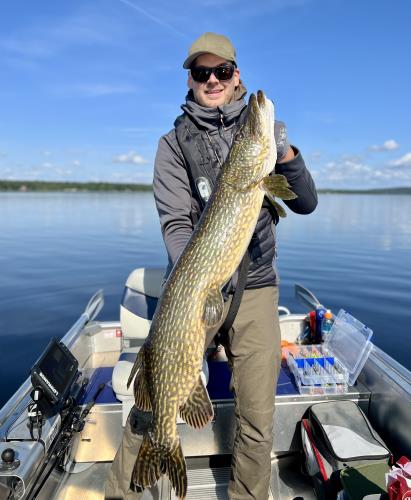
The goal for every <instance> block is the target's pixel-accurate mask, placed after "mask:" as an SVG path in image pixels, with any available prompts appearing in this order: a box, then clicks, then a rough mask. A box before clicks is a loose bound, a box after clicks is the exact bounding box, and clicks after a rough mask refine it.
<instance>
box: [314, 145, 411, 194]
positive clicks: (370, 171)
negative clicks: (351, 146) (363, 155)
mask: <svg viewBox="0 0 411 500" xmlns="http://www.w3.org/2000/svg"><path fill="white" fill-rule="evenodd" d="M394 163H395V165H394ZM404 165H405V166H411V153H408V154H407V155H405V156H404V157H402V158H400V159H399V160H396V161H395V162H392V165H391V166H390V165H385V166H372V165H370V164H368V163H367V162H365V161H363V160H361V159H359V158H358V159H356V158H355V157H354V156H353V157H352V159H347V158H346V157H340V158H337V159H336V160H334V161H329V162H328V163H326V164H324V166H323V167H322V168H321V169H319V171H318V172H317V173H316V175H315V181H316V185H317V187H319V188H334V189H337V188H341V189H370V188H376V187H381V188H383V187H397V186H410V185H411V169H409V168H403V166H404ZM397 166H398V167H401V168H393V167H397Z"/></svg>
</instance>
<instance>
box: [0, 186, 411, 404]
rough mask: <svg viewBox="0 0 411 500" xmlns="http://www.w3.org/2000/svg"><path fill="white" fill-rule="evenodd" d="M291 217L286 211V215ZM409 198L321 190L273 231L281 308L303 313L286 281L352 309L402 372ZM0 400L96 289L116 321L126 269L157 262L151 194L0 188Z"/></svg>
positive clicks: (410, 362)
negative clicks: (307, 208) (310, 207)
mask: <svg viewBox="0 0 411 500" xmlns="http://www.w3.org/2000/svg"><path fill="white" fill-rule="evenodd" d="M288 212H289V211H288ZM410 214H411V197H410V196H390V195H386V196H381V195H380V196H378V195H321V196H320V199H319V205H318V208H317V210H316V211H315V212H314V213H313V214H311V215H308V216H301V215H295V214H292V213H289V215H288V217H287V219H285V221H281V222H280V225H279V226H278V240H279V243H278V246H279V248H278V258H279V260H278V267H279V270H280V275H281V288H280V290H281V304H283V305H286V306H288V307H289V308H290V309H291V310H292V311H293V312H304V311H305V309H304V306H302V305H301V304H299V303H298V302H297V301H296V300H295V298H294V288H293V286H294V283H301V284H302V285H304V286H305V287H307V288H309V289H310V290H311V291H312V292H313V293H314V294H315V295H316V296H317V297H318V298H319V300H320V301H321V302H322V303H323V304H324V305H325V306H327V307H330V308H331V309H332V310H333V311H334V312H338V310H339V309H340V308H344V309H345V310H346V311H348V312H350V313H351V314H353V315H354V316H355V317H357V318H358V319H360V320H361V321H362V322H364V323H365V324H367V326H369V327H370V328H371V329H372V330H373V331H374V337H373V340H374V342H375V343H376V344H377V345H378V346H379V347H381V348H382V349H384V350H386V351H387V352H388V353H389V354H390V355H391V356H393V357H394V358H395V359H397V360H398V361H399V362H401V363H402V364H404V365H405V366H407V367H408V368H411V356H410V354H411V348H410V345H411V343H410V338H411V252H410V250H411V222H410ZM0 248H1V251H0V270H1V274H0V276H1V280H0V405H1V404H2V403H3V402H4V401H5V400H6V399H7V398H8V397H9V396H10V395H11V394H12V393H13V392H14V391H15V390H16V388H17V387H18V386H19V385H20V384H21V383H22V382H23V381H24V380H25V378H26V377H27V375H28V372H29V369H30V366H31V364H32V363H33V362H34V361H35V360H36V359H37V357H38V356H39V355H40V354H41V352H42V351H43V349H44V347H45V346H46V344H47V343H48V339H49V338H50V337H52V336H56V337H62V336H63V335H64V334H65V332H66V331H67V330H68V329H69V328H70V326H71V325H72V324H73V323H74V322H75V320H76V319H77V318H78V316H79V315H80V314H81V312H82V311H83V310H84V307H85V305H86V304H87V301H88V299H89V298H90V296H91V295H92V294H93V293H94V292H95V291H96V290H98V289H100V288H103V289H104V294H105V307H104V309H103V311H102V312H101V313H100V316H99V317H100V318H101V319H107V320H108V319H117V318H118V311H119V302H120V299H121V295H122V291H123V286H124V283H125V280H126V278H127V276H128V274H129V273H130V271H131V270H132V269H134V268H136V267H140V266H160V265H165V264H166V254H165V250H164V246H163V242H162V238H161V233H160V228H159V223H158V219H157V212H156V210H155V206H154V202H153V198H152V194H151V193H0Z"/></svg>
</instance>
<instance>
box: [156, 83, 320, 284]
mask: <svg viewBox="0 0 411 500" xmlns="http://www.w3.org/2000/svg"><path fill="white" fill-rule="evenodd" d="M245 107H246V103H245V101H244V98H243V97H242V96H241V97H240V98H239V99H238V100H236V101H234V102H232V103H230V104H226V105H225V106H222V107H218V108H205V107H202V106H200V105H198V104H197V103H196V102H195V101H194V100H193V98H192V94H191V92H190V93H189V94H188V96H187V99H186V104H185V105H183V106H182V109H183V112H184V113H183V114H182V115H181V116H179V117H178V118H177V120H176V122H175V124H174V125H175V128H173V129H172V130H171V131H170V132H169V133H168V134H166V135H164V136H163V137H161V139H160V141H159V146H158V150H157V155H156V160H155V166H154V180H153V190H154V198H155V202H156V205H157V210H158V213H159V217H160V225H161V230H162V234H163V238H164V242H165V245H166V248H167V252H168V257H169V266H168V273H169V272H170V270H171V268H172V266H173V265H174V263H175V262H176V260H177V258H178V257H179V255H180V253H181V252H182V250H183V249H184V247H185V246H186V244H187V242H188V240H189V239H190V237H191V235H192V233H193V229H194V226H195V223H196V222H197V220H198V218H199V214H200V212H201V210H202V208H203V207H204V201H203V200H202V199H201V196H200V193H199V192H198V190H197V189H196V186H195V179H194V178H193V171H195V172H197V173H198V171H199V170H200V171H202V174H203V176H204V177H206V178H207V179H208V180H209V182H210V184H211V186H212V185H213V183H214V181H215V178H216V177H217V174H218V172H219V169H220V168H221V165H222V164H223V163H224V161H225V159H226V158H227V156H228V153H229V150H230V147H231V144H232V140H233V136H234V133H235V131H236V128H237V124H238V121H239V119H240V116H241V114H242V112H243V111H244V110H245ZM276 124H277V125H278V126H277V127H276V131H277V130H279V129H280V128H283V126H282V127H279V126H280V125H283V124H281V122H276ZM276 136H277V133H276ZM276 140H277V144H278V137H276ZM293 149H294V152H295V153H296V156H295V158H294V159H292V160H291V161H288V162H286V163H282V164H278V163H277V164H276V166H275V173H277V174H283V175H285V176H286V177H287V179H288V182H289V184H290V186H291V189H292V190H293V191H294V193H295V194H296V195H297V198H296V199H295V200H291V201H287V202H286V204H287V206H288V207H289V208H290V209H291V210H292V211H294V212H296V213H300V214H308V213H311V212H312V211H313V210H314V209H315V207H316V205H317V194H316V190H315V186H314V182H313V180H312V178H311V175H310V173H309V172H308V170H307V168H306V167H305V164H304V160H303V159H302V156H301V154H300V152H299V151H298V150H297V149H296V148H293ZM274 217H275V214H274ZM275 218H276V220H274V221H273V216H272V210H271V209H269V205H268V202H266V203H265V204H264V205H263V208H262V209H261V213H260V216H259V219H258V222H257V225H256V229H255V232H254V235H253V238H252V240H251V243H250V246H249V252H250V257H251V259H250V268H249V272H248V276H247V282H246V288H261V287H264V286H272V285H276V284H277V283H278V276H277V274H276V271H275V266H274V265H273V264H274V260H275V256H276V248H275V224H276V223H277V221H278V218H277V217H275ZM168 273H167V274H168ZM235 283H236V277H234V279H233V280H232V282H231V285H230V289H229V291H230V292H232V291H233V289H234V287H235Z"/></svg>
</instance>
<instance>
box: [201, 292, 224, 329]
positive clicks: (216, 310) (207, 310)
mask: <svg viewBox="0 0 411 500" xmlns="http://www.w3.org/2000/svg"><path fill="white" fill-rule="evenodd" d="M223 311H224V300H223V296H222V294H221V290H220V289H219V288H212V289H211V290H210V291H209V292H208V295H207V298H206V301H205V305H204V323H205V324H206V326H207V327H208V328H209V327H212V326H215V325H216V324H217V323H218V322H219V321H221V319H222V317H223Z"/></svg>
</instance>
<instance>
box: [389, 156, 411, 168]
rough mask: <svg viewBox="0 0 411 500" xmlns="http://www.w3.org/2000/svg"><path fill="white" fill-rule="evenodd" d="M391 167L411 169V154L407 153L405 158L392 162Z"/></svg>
mask: <svg viewBox="0 0 411 500" xmlns="http://www.w3.org/2000/svg"><path fill="white" fill-rule="evenodd" d="M390 165H392V166H394V167H411V152H410V153H406V154H405V155H404V156H401V158H398V159H397V160H392V161H390Z"/></svg>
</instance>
